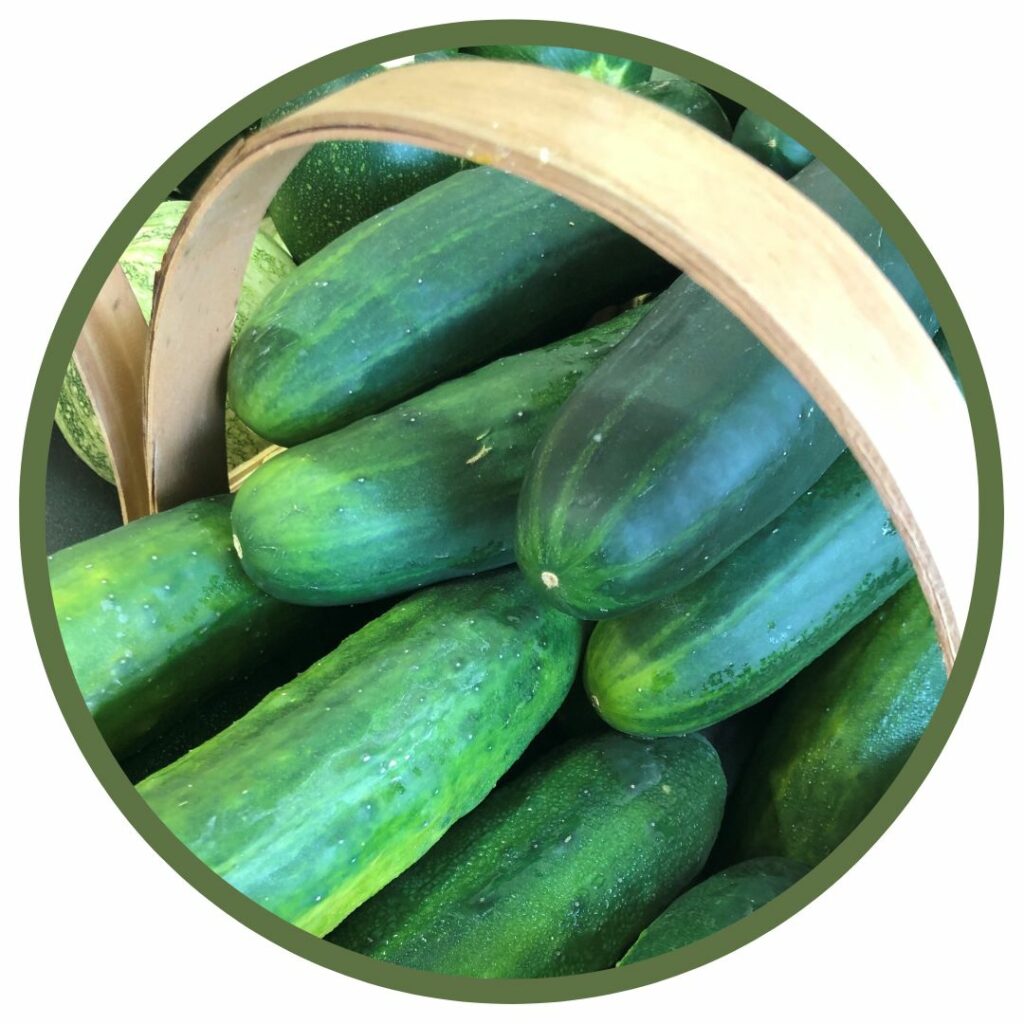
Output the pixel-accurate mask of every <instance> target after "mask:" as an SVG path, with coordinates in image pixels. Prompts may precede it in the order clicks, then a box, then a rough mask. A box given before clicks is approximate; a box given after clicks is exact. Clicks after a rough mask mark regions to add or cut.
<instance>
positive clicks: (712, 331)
mask: <svg viewBox="0 0 1024 1024" xmlns="http://www.w3.org/2000/svg"><path fill="white" fill-rule="evenodd" d="M793 185H794V186H795V187H797V188H798V189H799V191H801V192H802V193H803V194H804V195H805V196H807V197H808V198H809V199H811V200H812V201H813V202H815V203H816V204H817V205H818V206H820V207H821V208H822V209H823V210H824V211H825V212H826V213H828V214H829V215H831V216H832V217H833V218H834V219H835V220H836V221H838V223H839V224H840V225H841V226H842V227H843V228H845V229H846V230H847V231H848V232H849V233H850V234H851V235H852V236H853V237H854V238H855V239H856V240H857V241H858V242H859V243H860V244H861V245H862V246H864V247H865V249H866V251H867V252H868V254H869V255H870V256H871V258H872V259H873V260H875V262H876V263H877V264H878V265H879V267H880V268H881V269H882V271H883V272H885V273H886V274H887V276H888V277H889V279H890V280H891V281H892V282H893V283H894V284H895V285H896V287H897V288H898V289H899V290H900V292H901V293H902V294H903V296H904V297H905V298H906V299H907V301H908V303H909V304H910V305H911V307H912V308H913V309H914V311H915V312H916V313H917V315H918V316H919V317H920V318H921V320H922V322H923V323H924V324H925V326H926V328H928V329H929V330H932V331H934V329H935V326H936V325H935V322H934V314H933V313H932V311H931V308H930V307H929V305H928V300H927V298H926V296H925V294H924V291H923V290H922V288H921V287H920V285H919V284H918V283H917V281H916V279H915V278H914V276H913V273H912V272H911V270H910V268H909V267H908V266H907V264H906V262H905V261H904V260H903V258H902V257H901V256H900V254H899V252H898V251H897V249H896V247H895V246H894V245H893V243H892V242H891V240H890V239H889V238H888V236H886V235H885V233H884V231H883V230H882V229H881V228H880V227H879V225H878V222H877V221H876V220H875V219H874V217H873V216H872V215H871V213H870V211H868V210H867V208H866V207H865V206H864V205H863V204H862V203H861V202H860V200H858V199H857V198H856V196H854V195H853V193H852V192H850V190H849V189H848V188H847V187H846V186H845V185H844V184H843V183H842V182H841V181H840V180H839V179H838V178H837V177H836V176H835V175H834V174H832V173H831V172H830V171H829V170H828V169H827V168H826V167H825V166H823V165H822V164H820V163H813V164H811V165H810V166H809V167H807V168H805V169H804V170H803V171H801V172H800V173H799V174H798V175H797V176H796V177H795V178H794V179H793ZM799 286H800V285H799V282H794V287H799ZM842 450H843V443H842V441H841V440H840V438H839V436H838V435H837V434H836V432H835V430H834V429H833V427H832V425H831V424H830V423H829V422H828V420H827V419H826V417H825V416H824V415H823V414H822V413H821V412H820V410H819V409H818V408H817V406H816V405H815V404H814V402H813V400H812V399H811V397H810V395H808V393H807V392H806V391H805V390H804V389H803V387H801V385H800V384H799V383H798V382H797V381H796V379H795V378H794V377H793V376H792V375H791V374H790V373H789V371H788V370H787V369H786V368H785V367H784V366H783V365H782V364H781V363H780V362H779V361H778V360H777V359H776V358H775V357H774V356H773V355H772V354H771V353H770V352H769V351H768V350H767V349H766V348H765V347H764V346H762V345H761V344H760V343H759V342H758V341H757V339H756V338H755V337H754V335H753V334H751V332H750V331H748V330H747V329H746V328H745V327H744V326H743V325H742V324H741V323H740V321H739V320H738V319H737V318H736V317H734V316H733V315H732V314H731V313H730V312H729V311H728V310H727V309H726V308H725V307H724V306H723V305H721V304H720V303H719V302H718V301H717V300H715V299H714V298H713V297H712V296H711V295H710V294H709V293H708V292H706V291H704V289H703V288H701V287H700V286H699V285H698V284H696V283H695V282H694V281H692V280H690V279H688V278H681V279H680V280H679V281H678V282H676V284H674V285H673V286H672V287H671V288H669V289H668V290H667V291H666V292H665V294H664V295H662V296H661V297H660V298H659V300H658V303H657V305H656V307H655V309H654V310H653V311H652V312H651V314H650V315H649V316H648V317H645V318H644V320H643V322H642V323H640V324H639V325H638V326H637V327H636V328H634V329H633V331H632V332H631V333H630V335H629V336H628V337H627V338H626V339H625V340H624V341H623V342H621V343H620V344H619V345H618V346H617V348H616V350H615V351H614V352H613V353H612V354H611V355H610V356H609V357H608V358H607V359H606V360H605V361H604V363H603V364H602V365H601V366H600V367H599V368H598V369H597V370H596V371H595V372H594V373H593V374H591V376H590V377H589V378H588V379H587V380H586V381H585V382H584V383H583V384H582V385H581V386H580V387H579V388H577V389H576V390H575V391H574V392H573V394H572V396H571V397H570V398H569V400H568V401H567V402H566V403H565V405H564V406H563V407H562V410H561V412H560V413H559V415H558V417H557V418H556V420H555V422H554V424H553V426H552V427H551V429H550V430H549V431H548V433H547V435H546V437H545V439H544V440H543V441H542V442H541V444H539V445H538V446H537V448H536V450H535V452H534V456H533V459H532V462H531V466H530V469H529V471H528V473H527V476H526V480H525V482H524V485H523V491H522V495H521V497H520V511H519V519H518V524H517V558H518V559H519V564H520V565H521V566H522V567H523V570H524V571H525V572H526V574H527V577H528V578H529V579H530V580H531V581H532V582H533V583H534V584H535V585H536V586H538V587H539V588H542V589H544V590H546V592H547V594H548V596H549V598H550V600H552V601H553V602H554V603H555V604H556V605H557V606H558V607H560V608H562V609H564V610H566V611H569V612H571V613H572V614H574V615H578V616H580V617H582V618H590V619H600V618H607V617H610V616H613V615H618V614H623V613H625V612H627V611H629V610H631V609H633V608H638V607H640V606H642V605H645V604H649V603H650V602H652V601H655V600H657V599H659V598H661V597H665V596H667V595H669V594H671V593H674V592H675V591H677V590H679V589H680V587H682V586H685V585H687V584H689V583H691V582H692V581H693V580H695V579H698V578H699V577H700V576H701V575H702V574H703V573H704V572H706V571H707V570H709V569H711V568H712V567H713V566H714V565H715V564H716V563H717V562H719V561H720V560H721V559H722V558H724V557H725V556H726V555H727V554H729V553H730V552H731V551H732V550H733V549H735V548H736V547H737V546H738V545H739V544H741V543H742V542H743V541H745V540H746V539H747V538H748V537H751V536H752V535H753V534H754V533H756V532H757V531H758V530H760V529H761V528H762V527H763V526H765V525H766V524H767V523H769V522H771V520H772V519H774V518H776V517H777V516H778V515H780V514H781V513H782V512H783V511H784V510H785V509H786V508H787V507H788V506H789V505H791V504H792V503H793V501H795V500H796V499H797V498H798V497H799V496H800V495H801V494H803V493H804V491H806V490H807V489H808V488H809V487H810V486H811V485H812V484H813V483H814V481H815V480H817V479H818V477H820V476H821V474H822V473H823V472H824V471H825V470H826V469H827V468H828V466H829V465H830V464H831V463H832V462H833V461H834V460H835V459H836V458H837V457H838V455H839V453H840V452H841V451H842Z"/></svg>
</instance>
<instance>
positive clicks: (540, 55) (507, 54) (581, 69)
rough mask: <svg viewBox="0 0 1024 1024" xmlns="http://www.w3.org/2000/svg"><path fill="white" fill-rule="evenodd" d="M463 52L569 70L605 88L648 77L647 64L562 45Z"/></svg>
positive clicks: (468, 48) (477, 48)
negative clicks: (605, 85) (601, 83)
mask: <svg viewBox="0 0 1024 1024" xmlns="http://www.w3.org/2000/svg"><path fill="white" fill-rule="evenodd" d="M461 49H462V52H463V53H468V54H472V55H473V56H475V57H486V58H487V59H488V60H511V61H521V62H522V63H525V64H542V65H544V66H545V67H549V68H555V69H556V70H558V71H570V72H572V73H573V74H574V75H580V76H581V77H583V78H593V79H595V80H596V81H598V82H606V83H607V84H608V85H617V86H628V85H638V84H639V83H641V82H646V81H647V80H648V79H649V78H650V77H651V66H650V64H642V63H640V62H639V61H635V60H629V59H628V58H626V57H616V56H614V55H613V54H610V53H594V52H593V51H592V50H574V49H571V48H569V47H566V46H463V47H462V48H461Z"/></svg>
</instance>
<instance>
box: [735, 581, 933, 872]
mask: <svg viewBox="0 0 1024 1024" xmlns="http://www.w3.org/2000/svg"><path fill="white" fill-rule="evenodd" d="M945 683H946V672H945V668H944V666H943V661H942V655H941V653H940V651H939V647H938V644H937V642H936V639H935V630H934V627H933V625H932V620H931V616H930V615H929V612H928V607H927V605H926V604H925V600H924V596H923V595H922V593H921V589H920V586H919V585H918V582H917V580H916V579H915V580H912V581H911V582H910V583H908V584H907V585H906V586H905V587H903V589H902V590H900V591H899V592H898V593H897V594H896V595H895V596H894V597H892V598H890V600H889V601H888V602H886V604H885V605H883V606H882V608H881V609H879V610H878V611H877V612H875V613H874V614H873V615H872V616H870V617H869V618H868V619H866V620H865V621H864V622H863V623H861V624H860V625H859V626H858V627H857V628H856V629H854V630H853V631H852V632H850V633H849V634H848V635H847V636H846V637H844V638H843V639H842V640H841V641H840V642H839V643H838V644H836V645H835V647H833V648H832V649H831V650H830V651H829V652H828V653H827V654H825V655H824V656H823V657H821V658H819V659H818V661H816V662H815V663H814V664H813V665H811V666H810V668H808V669H806V670H805V671H804V672H803V674H802V675H801V676H800V677H799V678H797V679H794V680H793V682H792V683H790V684H789V686H787V687H786V689H785V690H784V691H783V692H782V695H781V698H780V701H779V704H778V706H777V708H776V710H775V711H774V713H773V715H772V718H771V720H770V721H769V723H768V726H767V728H766V730H765V732H764V734H763V736H762V737H761V740H760V742H759V743H758V745H757V747H756V748H755V750H754V753H753V754H752V756H751V759H750V762H749V763H748V766H747V768H746V769H745V771H744V774H743V778H742V779H741V780H740V785H739V788H738V790H737V793H736V800H735V804H734V805H733V806H732V808H731V809H730V814H729V828H728V832H727V835H726V836H724V837H723V848H724V849H725V850H726V851H727V853H729V854H730V855H731V856H733V857H734V858H737V859H740V858H746V857H755V856H780V857H791V858H793V859H794V860H798V861H801V862H802V863H804V864H807V865H808V866H811V867H813V866H814V865H815V864H817V863H819V862H820V861H821V860H823V859H824V858H825V857H826V856H827V855H828V854H829V853H830V852H831V851H832V850H834V849H835V848H836V847H837V846H838V845H839V844H840V843H841V842H842V841H843V839H845V838H846V837H847V836H848V835H849V834H850V832H852V831H853V829H854V828H855V827H856V826H857V825H858V824H859V823H860V821H861V820H862V819H863V817H864V816H865V815H866V814H867V813H868V811H870V810H871V808H872V807H873V806H874V805H875V804H876V803H877V802H878V800H879V798H880V797H881V796H882V794H883V793H884V792H885V791H886V789H888V787H889V784H890V783H891V782H892V780H893V779H894V778H895V777H896V774H897V773H898V772H899V770H900V768H902V767H903V764H904V763H905V761H906V760H907V758H908V757H909V756H910V753H911V751H912V750H913V749H914V746H915V745H916V743H917V741H918V739H920V737H921V733H922V732H924V729H925V727H926V726H927V725H928V722H929V721H930V719H931V716H932V712H933V711H934V710H935V707H936V705H937V704H938V702H939V698H940V697H941V696H942V691H943V688H944V687H945Z"/></svg>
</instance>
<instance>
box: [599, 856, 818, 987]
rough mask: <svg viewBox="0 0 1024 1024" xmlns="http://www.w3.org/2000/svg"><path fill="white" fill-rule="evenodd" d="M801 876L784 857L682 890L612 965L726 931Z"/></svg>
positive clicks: (747, 864)
mask: <svg viewBox="0 0 1024 1024" xmlns="http://www.w3.org/2000/svg"><path fill="white" fill-rule="evenodd" d="M806 873H807V868H805V867H804V866H803V864H799V863H797V862H796V861H793V860H787V859H786V858H784V857H761V858H757V859H754V860H748V861H745V862H744V863H742V864H736V865H734V866H733V867H731V868H726V869H725V870H724V871H720V872H719V873H718V874H717V875H712V876H711V877H710V878H707V879H705V880H704V881H703V882H701V883H700V885H695V886H694V887H693V888H692V889H688V890H687V891H686V892H684V893H683V895H682V896H680V897H678V898H677V899H676V900H674V901H673V902H672V903H671V904H669V906H668V908H667V909H666V910H665V911H664V912H663V913H662V914H660V915H659V916H658V917H656V918H655V919H654V921H652V922H651V924H650V925H649V926H648V927H647V928H645V929H644V931H642V932H641V933H640V937H639V938H638V939H637V940H636V942H634V943H633V945H632V946H630V948H629V951H628V952H627V953H626V955H625V956H624V957H623V958H622V959H621V960H620V961H619V964H618V966H619V967H624V966H626V965H627V964H633V963H636V962H637V961H639V960H649V959H650V958H651V957H654V956H661V954H662V953H670V952H672V950H674V949H681V948H682V947H683V946H688V945H690V943H692V942H698V941H700V940H701V939H706V938H707V937H708V936H709V935H714V934H715V932H717V931H721V929H723V928H727V927H728V926H729V925H731V924H735V923H736V922H737V921H740V920H742V919H743V918H745V917H748V916H749V915H750V914H752V913H753V912H754V911H755V910H757V909H758V908H759V907H763V906H764V905H765V904H766V903H768V902H769V901H771V900H773V899H775V897H776V896H778V895H779V894H780V893H781V892H784V891H785V890H786V889H788V888H789V887H790V886H791V885H792V884H793V883H794V882H798V881H800V879H801V878H802V877H803V876H804V875H805V874H806Z"/></svg>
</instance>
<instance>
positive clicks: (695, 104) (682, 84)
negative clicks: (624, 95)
mask: <svg viewBox="0 0 1024 1024" xmlns="http://www.w3.org/2000/svg"><path fill="white" fill-rule="evenodd" d="M630 92H632V93H633V94H634V95H636V96H642V97H643V98H644V99H648V100H652V101H653V102H655V103H657V104H659V105H660V106H663V107H668V108H669V109H670V110H674V111H675V112H676V113H677V114H682V115H683V116H684V117H686V118H689V120H691V121H696V122H697V124H700V125H703V126H704V127H705V128H707V129H708V130H709V131H712V132H714V133H715V134H716V135H718V136H719V137H720V138H723V139H727V138H729V136H730V135H731V134H732V125H730V124H729V119H728V118H727V117H726V116H725V113H724V111H723V110H722V108H721V107H720V106H719V105H718V102H717V100H715V98H714V97H713V96H712V95H711V93H709V92H708V91H707V89H705V88H704V87H703V86H700V85H698V84H697V83H696V82H691V81H690V80H689V79H688V78H672V79H667V80H661V81H658V82H644V83H643V85H638V86H636V87H634V88H633V89H630Z"/></svg>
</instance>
